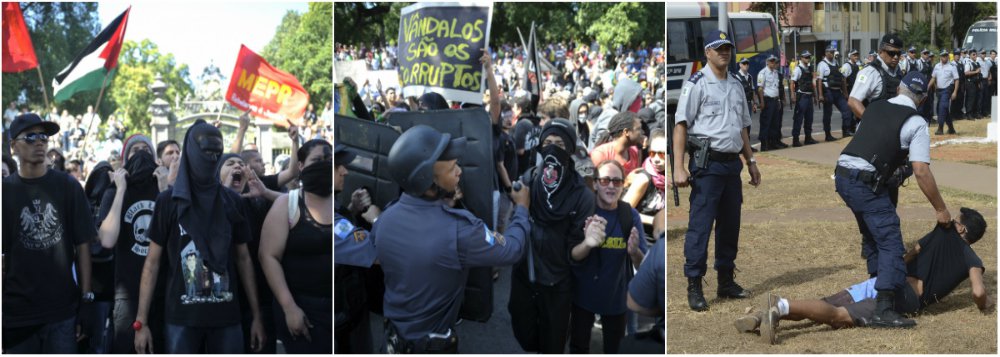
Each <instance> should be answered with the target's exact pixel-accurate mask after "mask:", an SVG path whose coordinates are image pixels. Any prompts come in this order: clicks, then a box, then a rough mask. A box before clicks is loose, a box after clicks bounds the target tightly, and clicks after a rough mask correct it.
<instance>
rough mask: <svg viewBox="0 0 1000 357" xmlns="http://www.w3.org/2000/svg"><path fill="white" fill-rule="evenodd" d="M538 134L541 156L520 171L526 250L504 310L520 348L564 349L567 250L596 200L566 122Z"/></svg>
mask: <svg viewBox="0 0 1000 357" xmlns="http://www.w3.org/2000/svg"><path fill="white" fill-rule="evenodd" d="M540 138H541V139H542V140H541V143H540V144H539V146H540V147H541V150H540V151H539V152H540V153H541V157H542V159H541V161H540V162H539V163H538V165H537V166H536V167H533V168H530V169H529V170H528V171H527V172H525V174H524V176H522V181H523V182H527V183H528V184H529V185H530V187H531V191H530V192H531V204H530V213H531V218H532V223H533V224H532V229H531V237H532V238H531V239H530V240H529V244H530V249H529V250H528V254H526V255H525V257H524V258H522V259H521V261H520V262H518V263H517V264H516V265H515V266H514V271H513V273H512V278H511V290H510V303H509V304H508V305H507V309H508V311H510V315H511V325H512V327H513V329H514V337H516V338H517V341H518V343H519V344H520V345H521V348H523V349H524V350H525V351H531V352H534V351H539V352H541V353H563V349H564V348H565V345H566V333H567V329H568V327H569V315H570V309H571V307H572V301H573V284H572V270H571V269H570V265H571V264H572V262H571V261H570V251H571V250H572V248H573V247H575V246H576V245H578V244H580V242H582V241H583V238H584V237H583V227H584V222H585V220H586V219H587V217H590V216H591V215H593V213H594V202H595V201H594V194H593V192H592V191H591V190H590V189H589V188H587V187H586V185H585V184H584V180H583V178H582V177H580V175H579V174H578V173H577V171H576V170H575V169H574V167H575V163H574V162H573V159H572V156H571V155H570V153H569V152H567V151H566V150H567V149H566V148H573V147H575V146H576V142H577V140H576V133H575V132H574V131H573V128H572V125H570V123H569V121H567V120H565V119H552V120H550V121H549V122H548V123H546V125H545V127H544V128H543V129H542V133H541V136H540Z"/></svg>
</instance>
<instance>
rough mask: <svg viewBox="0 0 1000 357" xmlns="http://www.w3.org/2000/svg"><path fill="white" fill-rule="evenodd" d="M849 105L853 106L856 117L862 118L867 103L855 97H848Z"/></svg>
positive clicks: (852, 109)
mask: <svg viewBox="0 0 1000 357" xmlns="http://www.w3.org/2000/svg"><path fill="white" fill-rule="evenodd" d="M847 106H848V107H850V108H851V111H852V112H854V117H855V118H858V119H861V116H862V115H864V114H865V105H864V104H861V101H860V100H858V99H857V98H854V97H850V96H848V97H847Z"/></svg>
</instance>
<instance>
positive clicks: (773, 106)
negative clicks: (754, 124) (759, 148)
mask: <svg viewBox="0 0 1000 357" xmlns="http://www.w3.org/2000/svg"><path fill="white" fill-rule="evenodd" d="M779 112H781V108H780V104H778V98H770V97H764V110H762V111H761V112H760V133H758V135H757V140H760V142H766V141H767V140H775V139H780V138H781V132H780V130H781V121H780V119H779V118H778V113H779ZM772 125H777V126H778V127H777V128H778V131H779V132H778V137H777V138H775V137H774V135H773V131H774V130H773V129H772Z"/></svg>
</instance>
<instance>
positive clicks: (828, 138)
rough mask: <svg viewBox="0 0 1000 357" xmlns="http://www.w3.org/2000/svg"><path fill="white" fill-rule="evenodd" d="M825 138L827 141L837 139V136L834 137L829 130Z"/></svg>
mask: <svg viewBox="0 0 1000 357" xmlns="http://www.w3.org/2000/svg"><path fill="white" fill-rule="evenodd" d="M824 140H826V141H837V138H835V137H833V135H831V134H830V132H829V131H828V132H826V138H825V139H824Z"/></svg>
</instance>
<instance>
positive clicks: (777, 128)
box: [768, 101, 785, 140]
mask: <svg viewBox="0 0 1000 357" xmlns="http://www.w3.org/2000/svg"><path fill="white" fill-rule="evenodd" d="M776 103H778V105H777V106H776V107H775V108H774V111H775V112H776V113H777V114H775V115H774V121H772V122H771V125H770V129H768V130H770V132H771V134H770V136H771V139H772V140H781V122H782V120H784V118H785V111H784V110H782V108H781V104H780V101H776Z"/></svg>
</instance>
